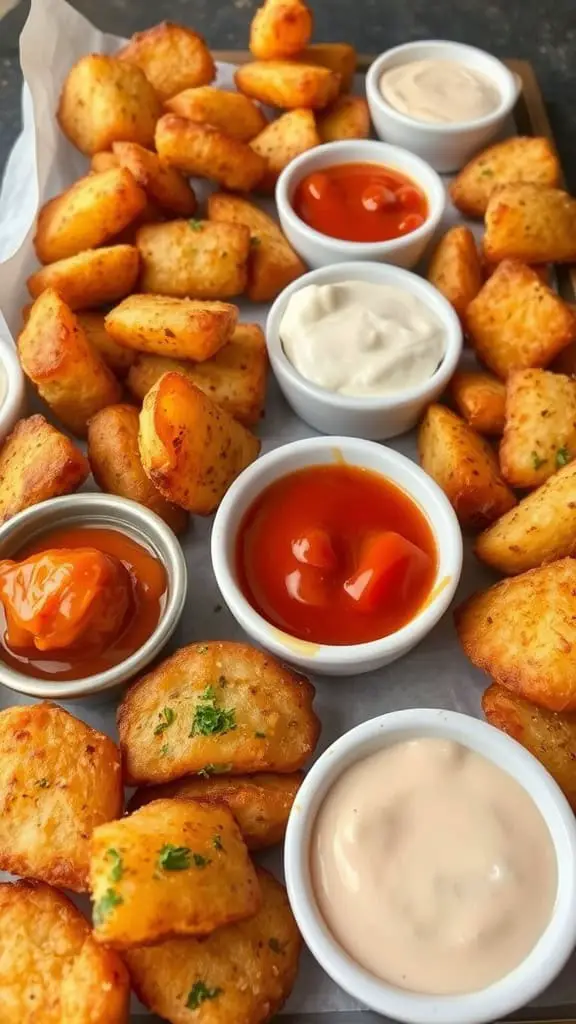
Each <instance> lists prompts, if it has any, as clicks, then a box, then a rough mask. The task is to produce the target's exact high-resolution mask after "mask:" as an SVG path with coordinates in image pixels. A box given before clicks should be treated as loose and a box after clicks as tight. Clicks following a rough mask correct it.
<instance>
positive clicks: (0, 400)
mask: <svg viewBox="0 0 576 1024" xmlns="http://www.w3.org/2000/svg"><path fill="white" fill-rule="evenodd" d="M7 394H8V378H7V376H6V371H5V369H4V367H3V365H2V361H1V360H0V407H1V406H2V405H3V404H4V399H5V398H6V395H7Z"/></svg>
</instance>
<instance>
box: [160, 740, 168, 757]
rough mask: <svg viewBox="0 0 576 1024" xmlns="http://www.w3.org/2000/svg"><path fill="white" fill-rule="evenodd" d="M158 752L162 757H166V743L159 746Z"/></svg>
mask: <svg viewBox="0 0 576 1024" xmlns="http://www.w3.org/2000/svg"><path fill="white" fill-rule="evenodd" d="M160 753H161V754H162V757H166V754H167V753H168V744H167V743H164V745H163V746H161V747H160Z"/></svg>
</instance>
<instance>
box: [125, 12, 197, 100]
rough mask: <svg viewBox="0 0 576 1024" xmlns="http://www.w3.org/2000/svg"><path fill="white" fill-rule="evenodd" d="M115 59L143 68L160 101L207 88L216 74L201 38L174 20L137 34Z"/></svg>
mask: <svg viewBox="0 0 576 1024" xmlns="http://www.w3.org/2000/svg"><path fill="white" fill-rule="evenodd" d="M116 57H118V58H120V60H122V61H128V63H129V64H135V65H137V66H138V67H139V68H141V69H142V71H143V72H144V73H145V75H146V78H147V79H148V81H149V82H151V83H152V85H153V86H154V90H155V92H156V93H157V95H158V96H159V97H160V99H161V100H167V99H170V97H171V96H174V95H175V94H176V93H177V92H181V91H182V89H188V88H190V87H192V86H196V85H208V83H209V82H211V81H212V79H213V78H214V76H215V74H216V68H215V66H214V61H213V59H212V54H211V53H210V50H209V49H208V47H207V46H206V43H205V41H204V39H203V38H202V36H200V35H198V33H197V32H194V31H193V30H192V29H191V28H185V26H184V25H175V24H174V23H173V22H171V21H163V22H161V23H160V24H159V25H154V26H153V27H152V28H149V29H146V31H145V32H136V33H135V34H134V35H133V36H132V38H131V39H129V41H128V42H127V43H126V45H125V46H123V47H122V49H120V50H118V52H117V54H116Z"/></svg>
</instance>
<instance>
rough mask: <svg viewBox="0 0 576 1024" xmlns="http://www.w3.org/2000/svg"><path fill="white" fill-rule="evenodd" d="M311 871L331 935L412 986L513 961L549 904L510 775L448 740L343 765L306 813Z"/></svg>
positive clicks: (541, 835)
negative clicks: (311, 821) (310, 824)
mask: <svg viewBox="0 0 576 1024" xmlns="http://www.w3.org/2000/svg"><path fill="white" fill-rule="evenodd" d="M311 871H312V882H313V888H314V892H315V895H316V899H317V902H318V907H319V909H320V911H321V913H322V915H323V917H324V919H325V921H326V924H327V925H328V927H329V928H330V930H331V932H332V934H333V936H334V938H335V939H336V941H337V942H338V943H339V944H340V945H341V946H342V947H343V949H345V950H346V952H347V953H348V954H349V955H350V956H351V957H352V958H353V959H354V960H355V961H356V962H357V963H358V964H360V965H361V966H362V967H364V968H366V969H367V970H368V971H371V972H372V973H373V974H374V975H376V976H377V977H379V978H382V979H383V980H384V981H386V982H388V983H390V984H392V985H397V986H399V987H400V988H403V989H408V990H410V991H412V992H420V993H426V994H428V995H448V994H456V993H468V992H475V991H478V990H480V989H483V988H486V987H487V986H488V985H490V984H491V983H492V982H495V981H497V980H498V979H499V978H502V977H504V975H506V974H508V973H509V972H510V971H511V970H513V969H514V968H515V967H517V966H518V965H519V964H520V963H521V962H522V961H523V960H524V959H525V957H526V956H527V955H528V953H529V952H530V951H531V949H532V948H533V947H534V945H535V944H536V942H537V940H538V939H539V938H540V936H541V935H542V933H543V932H544V930H545V929H546V926H547V925H548V922H549V920H550V918H551V915H552V910H553V907H554V902H555V898H556V889H557V865H556V856H555V851H554V846H553V843H552V839H551V837H550V834H549V831H548V828H547V826H546V824H545V822H544V819H543V818H542V816H541V814H540V812H539V811H538V809H537V807H536V805H535V803H534V802H533V801H532V799H531V797H530V796H529V795H528V794H527V793H526V791H525V790H524V789H523V788H522V786H520V784H519V783H518V782H516V780H515V779H513V778H512V777H511V776H510V775H508V774H507V773H506V772H504V771H503V770H502V769H501V768H498V767H497V766H496V765H494V764H492V762H491V761H488V760H487V759H486V758H484V757H482V756H481V755H480V754H477V753H476V752H474V751H472V750H469V749H468V748H466V747H463V746H461V745H460V744H458V743H454V742H452V741H449V740H442V739H438V738H423V739H414V740H409V741H406V742H402V743H397V744H395V745H393V746H391V747H387V748H385V749H383V750H381V751H379V752H378V753H376V754H373V755H371V756H370V757H367V758H365V759H364V760H362V761H359V762H357V763H356V764H354V765H352V767H351V768H348V769H347V770H346V771H345V772H344V773H343V775H342V776H341V777H340V778H339V779H338V781H337V782H336V783H335V785H334V786H333V787H332V789H331V790H330V791H329V793H328V795H327V797H326V799H325V801H324V803H323V805H322V806H321V808H320V812H319V814H318V817H317V819H316V822H315V826H314V832H313V836H312V843H311Z"/></svg>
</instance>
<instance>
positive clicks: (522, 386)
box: [500, 370, 576, 487]
mask: <svg viewBox="0 0 576 1024" xmlns="http://www.w3.org/2000/svg"><path fill="white" fill-rule="evenodd" d="M574 456H576V380H574V379H573V378H572V377H565V376H564V375H563V374H560V373H550V372H549V371H548V370H518V371H517V373H512V374H511V375H510V377H509V378H508V382H507V386H506V426H505V429H504V437H503V439H502V444H501V445H500V467H501V469H502V475H503V477H504V479H505V480H507V481H508V483H509V484H511V486H512V487H538V486H539V484H542V483H544V481H545V480H547V479H548V477H550V476H552V474H553V473H555V472H556V470H557V469H560V468H561V467H562V466H565V465H566V463H567V462H570V461H571V459H573V458H574Z"/></svg>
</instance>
